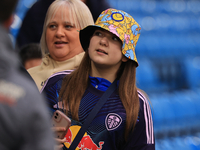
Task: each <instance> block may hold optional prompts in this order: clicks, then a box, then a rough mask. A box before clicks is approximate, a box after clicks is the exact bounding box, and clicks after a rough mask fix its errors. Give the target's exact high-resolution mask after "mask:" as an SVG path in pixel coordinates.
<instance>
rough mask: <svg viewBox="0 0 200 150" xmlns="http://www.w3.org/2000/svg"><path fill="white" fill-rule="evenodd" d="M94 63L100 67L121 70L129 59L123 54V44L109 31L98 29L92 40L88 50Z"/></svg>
mask: <svg viewBox="0 0 200 150" xmlns="http://www.w3.org/2000/svg"><path fill="white" fill-rule="evenodd" d="M88 53H89V56H90V58H91V60H92V63H94V64H96V65H98V66H100V67H116V68H119V67H120V65H121V63H122V62H125V61H127V58H126V57H125V56H124V55H123V54H122V42H121V40H120V39H119V38H118V37H117V36H116V35H114V34H112V33H110V32H109V31H106V30H102V29H97V30H96V31H95V32H94V34H93V36H92V37H91V39H90V44H89V48H88Z"/></svg>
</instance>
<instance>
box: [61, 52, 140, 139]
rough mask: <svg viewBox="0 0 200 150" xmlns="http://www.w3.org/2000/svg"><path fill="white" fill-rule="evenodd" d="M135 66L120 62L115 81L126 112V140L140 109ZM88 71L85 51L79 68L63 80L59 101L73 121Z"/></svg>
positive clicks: (86, 84) (88, 63)
mask: <svg viewBox="0 0 200 150" xmlns="http://www.w3.org/2000/svg"><path fill="white" fill-rule="evenodd" d="M136 66H137V64H136V62H134V61H132V60H128V61H127V62H122V64H121V66H120V68H119V70H118V72H117V79H119V88H118V91H119V96H120V99H121V101H122V104H123V106H124V108H125V110H126V130H125V138H126V139H127V137H128V135H129V133H130V131H133V129H134V127H135V124H136V121H137V118H138V113H139V107H140V103H139V97H138V93H137V87H136ZM90 71H91V59H90V57H89V54H88V51H87V50H86V52H85V55H84V57H83V59H82V62H81V64H80V66H79V67H78V68H77V69H76V70H75V71H73V72H72V73H71V74H70V75H68V76H66V77H65V78H64V80H63V84H62V87H61V90H60V94H59V100H62V101H63V102H64V103H65V106H66V108H69V111H70V113H71V115H72V118H73V119H74V120H79V117H78V110H79V105H80V101H81V99H82V96H83V94H84V92H85V90H86V88H87V87H88V84H89V73H90ZM80 85H81V86H80ZM72 110H73V111H72Z"/></svg>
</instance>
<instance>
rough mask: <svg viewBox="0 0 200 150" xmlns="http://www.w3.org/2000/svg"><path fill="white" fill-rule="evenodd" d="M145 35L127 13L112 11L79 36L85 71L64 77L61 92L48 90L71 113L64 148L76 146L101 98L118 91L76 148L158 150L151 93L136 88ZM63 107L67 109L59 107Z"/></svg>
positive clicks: (105, 12)
mask: <svg viewBox="0 0 200 150" xmlns="http://www.w3.org/2000/svg"><path fill="white" fill-rule="evenodd" d="M140 29H141V27H140V25H139V24H138V23H137V22H136V21H135V20H134V19H133V18H132V16H130V15H129V14H127V13H126V12H124V11H121V10H116V9H107V10H105V11H103V12H102V13H101V14H100V16H99V18H98V19H97V21H96V23H95V25H89V26H87V27H86V28H84V29H82V30H81V31H80V34H79V36H80V41H81V45H82V47H83V49H84V50H85V55H84V57H83V59H82V62H81V64H80V66H79V67H78V68H77V69H76V70H75V71H73V72H72V73H71V74H69V75H66V76H65V78H64V79H63V81H62V83H60V84H62V85H61V89H60V91H57V90H58V89H57V87H58V86H56V87H53V86H52V85H51V86H50V88H49V90H44V93H46V95H49V98H52V97H54V95H57V94H58V93H59V99H54V101H57V109H60V110H63V111H64V112H65V111H66V114H67V115H68V117H69V118H71V126H70V128H69V130H68V133H67V134H66V136H65V137H66V141H65V142H64V145H65V146H66V147H67V148H69V149H70V148H71V144H72V145H73V142H74V139H75V140H76V137H75V136H76V135H77V132H78V131H79V130H81V129H82V128H83V126H84V124H85V123H86V122H87V121H88V119H89V117H87V116H89V115H90V113H91V112H93V109H94V107H95V108H96V105H97V103H98V102H99V101H101V100H100V98H101V97H103V96H104V95H103V94H104V93H105V92H107V89H108V88H109V87H110V86H113V85H114V87H115V90H114V92H111V93H110V97H109V98H108V99H107V101H106V102H105V103H104V105H103V107H102V108H101V109H100V110H99V112H98V113H97V115H96V116H95V118H94V119H93V120H92V122H91V123H90V124H89V127H88V128H86V131H85V132H84V135H83V137H81V138H80V139H81V141H80V142H79V141H78V143H79V144H78V145H77V148H79V149H101V150H130V149H134V150H155V143H154V141H155V140H154V131H153V122H152V114H151V109H150V106H149V101H148V98H147V96H146V93H144V92H143V91H142V90H140V89H138V88H137V86H136V68H137V67H138V61H137V58H136V54H135V47H136V44H137V41H138V38H139V36H140ZM56 77H57V76H55V78H56ZM113 82H114V83H115V84H113ZM47 84H48V83H47ZM46 87H47V88H48V86H46ZM51 87H53V88H51ZM102 95H103V96H102ZM49 100H50V99H49ZM59 100H60V101H59ZM60 102H61V103H62V104H63V105H59V103H60ZM57 131H59V130H57ZM75 146H76V145H75ZM72 148H74V147H72Z"/></svg>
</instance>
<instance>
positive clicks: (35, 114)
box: [21, 96, 55, 150]
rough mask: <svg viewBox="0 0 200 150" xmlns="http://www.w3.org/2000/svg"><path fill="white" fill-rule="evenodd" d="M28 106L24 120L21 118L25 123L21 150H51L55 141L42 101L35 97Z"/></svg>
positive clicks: (45, 107)
mask: <svg viewBox="0 0 200 150" xmlns="http://www.w3.org/2000/svg"><path fill="white" fill-rule="evenodd" d="M29 98H30V97H29ZM30 104H31V105H30V106H28V108H27V114H24V115H25V118H26V120H23V119H22V118H21V119H22V122H24V123H25V121H27V122H26V123H25V124H26V126H24V129H22V131H23V132H24V136H23V138H22V139H23V140H24V142H23V143H24V144H22V148H21V150H53V149H54V144H55V141H54V138H53V132H52V131H51V122H50V118H49V115H48V111H47V106H46V105H45V103H44V99H42V98H41V97H40V96H38V97H37V96H35V98H34V100H33V101H32V102H30Z"/></svg>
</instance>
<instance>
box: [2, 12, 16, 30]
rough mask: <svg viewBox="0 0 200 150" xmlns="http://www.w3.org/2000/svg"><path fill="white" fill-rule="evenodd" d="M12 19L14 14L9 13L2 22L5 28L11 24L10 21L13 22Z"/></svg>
mask: <svg viewBox="0 0 200 150" xmlns="http://www.w3.org/2000/svg"><path fill="white" fill-rule="evenodd" d="M13 20H14V15H11V16H10V17H9V18H8V19H7V20H6V21H4V22H3V26H4V27H5V28H6V29H9V28H10V26H11V25H12V23H13Z"/></svg>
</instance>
